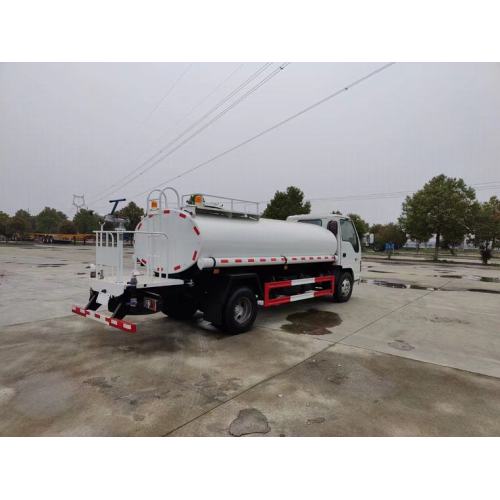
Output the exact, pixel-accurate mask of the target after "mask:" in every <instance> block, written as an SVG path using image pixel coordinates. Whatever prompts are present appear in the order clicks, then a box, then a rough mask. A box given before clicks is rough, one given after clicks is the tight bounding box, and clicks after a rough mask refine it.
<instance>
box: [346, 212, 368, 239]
mask: <svg viewBox="0 0 500 500" xmlns="http://www.w3.org/2000/svg"><path fill="white" fill-rule="evenodd" d="M347 217H349V218H350V219H351V220H352V223H353V224H354V227H355V228H356V231H357V232H358V235H359V237H360V238H363V236H364V235H365V234H366V233H368V231H369V230H370V226H369V224H368V222H366V221H365V220H363V219H362V218H361V217H360V216H359V215H358V214H347Z"/></svg>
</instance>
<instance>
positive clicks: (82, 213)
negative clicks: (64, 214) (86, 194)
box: [73, 208, 101, 233]
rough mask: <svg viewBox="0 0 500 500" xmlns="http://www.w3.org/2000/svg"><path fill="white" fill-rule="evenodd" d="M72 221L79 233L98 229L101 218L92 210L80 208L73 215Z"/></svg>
mask: <svg viewBox="0 0 500 500" xmlns="http://www.w3.org/2000/svg"><path fill="white" fill-rule="evenodd" d="M73 222H74V224H75V227H76V230H77V231H78V232H79V233H91V232H92V231H97V230H98V229H99V227H100V224H101V218H100V217H99V215H98V214H96V213H94V211H93V210H86V209H84V208H82V209H80V210H79V211H78V212H77V213H76V214H75V216H74V217H73Z"/></svg>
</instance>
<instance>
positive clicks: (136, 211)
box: [117, 201, 144, 231]
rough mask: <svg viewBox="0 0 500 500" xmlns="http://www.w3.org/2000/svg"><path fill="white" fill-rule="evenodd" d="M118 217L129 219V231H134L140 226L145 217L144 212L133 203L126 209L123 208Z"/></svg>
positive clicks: (126, 225) (127, 224)
mask: <svg viewBox="0 0 500 500" xmlns="http://www.w3.org/2000/svg"><path fill="white" fill-rule="evenodd" d="M117 215H118V217H123V218H125V219H128V222H127V223H126V224H125V227H126V228H127V229H128V230H129V231H133V230H134V229H135V228H136V227H137V224H139V222H140V220H141V218H142V217H144V210H143V209H142V208H141V207H139V206H137V205H136V204H135V203H134V202H133V201H131V202H130V203H129V204H128V205H127V206H126V207H124V208H122V209H121V210H120V211H119V212H118V213H117Z"/></svg>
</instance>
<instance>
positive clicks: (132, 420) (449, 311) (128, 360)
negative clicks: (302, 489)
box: [0, 245, 500, 436]
mask: <svg viewBox="0 0 500 500" xmlns="http://www.w3.org/2000/svg"><path fill="white" fill-rule="evenodd" d="M92 260H93V249H92V248H91V247H62V246H61V247H53V248H50V247H45V246H37V247H28V246H26V247H25V248H22V249H21V248H20V247H15V246H11V245H7V246H5V247H3V246H2V247H0V435H202V436H209V435H221V436H229V435H231V434H236V435H246V434H248V435H266V436H280V435H286V436H305V435H311V436H323V435H332V436H336V435H500V418H499V417H500V341H499V337H500V279H499V278H500V272H499V271H498V270H495V269H487V268H485V269H482V268H481V269H473V270H471V268H470V267H460V266H443V265H441V264H438V265H430V264H422V265H420V264H401V263H398V264H393V263H390V262H384V263H379V262H376V263H375V262H369V263H366V262H365V266H364V267H365V268H364V270H363V278H364V280H366V282H365V283H362V284H361V285H360V286H359V287H355V290H354V294H353V297H352V299H351V301H350V302H348V303H346V304H336V303H331V302H329V301H327V300H312V301H303V302H298V303H294V304H290V305H286V306H282V307H279V308H274V309H270V310H261V311H260V313H259V317H258V320H257V323H256V325H255V327H254V329H253V330H252V331H251V332H248V333H246V334H243V335H238V336H227V335H223V334H221V333H220V332H218V331H217V330H215V329H214V328H212V327H211V326H210V325H209V324H208V323H206V322H204V321H203V319H202V318H201V317H197V318H196V319H195V320H193V321H190V322H177V321H173V320H171V319H169V318H167V317H165V316H162V315H161V314H157V315H153V316H148V317H144V318H142V319H140V320H139V321H138V323H139V325H138V329H139V332H138V333H137V334H135V335H130V334H126V333H122V332H119V331H114V330H109V329H106V328H104V327H102V326H101V325H100V324H98V323H95V322H92V321H90V320H85V319H83V318H80V317H77V316H74V315H70V314H68V310H69V307H70V306H71V304H72V303H73V302H76V303H83V302H85V299H86V298H87V291H88V286H87V283H86V277H85V275H84V274H78V273H86V272H87V271H88V270H87V269H85V267H86V266H87V265H88V263H89V262H91V261H92ZM482 278H486V279H482ZM230 429H232V432H230Z"/></svg>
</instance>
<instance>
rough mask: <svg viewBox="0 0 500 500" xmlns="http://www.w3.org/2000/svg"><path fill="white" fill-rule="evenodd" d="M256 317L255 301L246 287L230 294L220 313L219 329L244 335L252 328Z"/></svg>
mask: <svg viewBox="0 0 500 500" xmlns="http://www.w3.org/2000/svg"><path fill="white" fill-rule="evenodd" d="M256 316H257V299H256V298H255V293H254V292H253V291H252V290H251V289H250V288H248V287H246V286H245V287H240V288H236V289H235V290H234V291H232V292H231V295H230V296H229V299H228V300H227V302H226V305H225V307H224V311H223V313H222V325H221V329H222V330H224V331H225V332H227V333H235V334H236V333H244V332H247V331H248V330H250V328H252V325H253V323H254V321H255V318H256Z"/></svg>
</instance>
